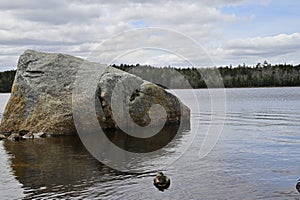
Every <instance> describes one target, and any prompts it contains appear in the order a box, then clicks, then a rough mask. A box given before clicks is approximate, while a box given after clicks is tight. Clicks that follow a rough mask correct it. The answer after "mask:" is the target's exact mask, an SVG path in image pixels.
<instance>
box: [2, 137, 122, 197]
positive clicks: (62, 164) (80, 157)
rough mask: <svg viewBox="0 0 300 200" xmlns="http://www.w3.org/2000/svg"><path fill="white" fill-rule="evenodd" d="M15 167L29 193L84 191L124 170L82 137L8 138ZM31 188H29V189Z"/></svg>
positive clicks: (7, 143) (7, 146) (8, 146)
mask: <svg viewBox="0 0 300 200" xmlns="http://www.w3.org/2000/svg"><path fill="white" fill-rule="evenodd" d="M4 146H5V148H6V150H7V151H8V153H9V154H12V155H13V156H12V158H11V162H12V169H13V171H14V174H15V176H16V178H17V180H18V181H19V182H20V183H21V184H23V187H24V188H25V193H28V196H30V195H37V194H39V193H49V192H62V193H63V192H67V191H73V192H74V193H76V192H77V191H78V192H80V191H81V190H83V189H84V188H86V187H89V186H91V185H92V184H94V182H93V181H94V179H95V178H96V179H97V181H98V182H105V181H109V180H111V179H113V178H114V176H113V175H116V174H120V172H117V171H115V170H113V169H111V168H109V167H106V166H105V165H103V164H101V163H99V162H98V161H97V160H95V159H94V158H93V157H92V156H91V155H90V154H89V153H88V152H87V151H86V149H85V147H84V146H83V145H82V143H81V141H80V140H79V138H78V137H58V138H46V139H37V140H26V141H21V142H18V143H16V142H11V141H6V142H5V143H4ZM26 190H28V192H26Z"/></svg>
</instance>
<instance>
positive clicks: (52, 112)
mask: <svg viewBox="0 0 300 200" xmlns="http://www.w3.org/2000/svg"><path fill="white" fill-rule="evenodd" d="M82 63H84V65H85V66H88V65H97V67H99V69H103V70H104V69H105V72H104V73H103V74H101V77H99V81H98V83H97V84H98V85H97V90H96V91H95V96H96V98H95V101H96V103H95V105H96V106H95V107H96V112H97V119H98V121H99V123H100V125H101V127H102V128H104V129H110V128H118V127H119V126H126V125H127V126H131V124H130V123H129V122H128V119H127V118H124V120H123V121H122V118H121V120H120V118H119V121H118V123H116V121H115V120H114V114H115V112H113V109H112V106H111V102H112V99H113V98H115V96H113V90H114V89H115V86H116V85H117V84H118V82H119V81H120V80H126V82H130V83H132V82H134V83H135V84H138V85H139V87H138V88H137V89H136V90H135V91H134V92H133V93H132V94H130V95H129V97H130V98H129V99H126V100H122V99H120V100H118V101H119V102H121V103H118V105H122V106H121V107H122V108H123V109H124V108H127V109H128V111H129V114H130V117H131V119H132V121H134V123H136V124H138V125H139V126H147V124H149V123H150V122H151V120H152V122H151V123H157V124H159V123H160V122H161V121H163V120H162V119H161V118H162V117H165V116H160V112H158V110H155V109H153V110H151V106H152V105H154V104H159V105H160V106H162V107H163V108H164V110H165V112H166V115H167V118H166V119H167V120H166V124H172V123H179V122H180V121H182V120H189V117H190V110H189V108H187V107H186V106H185V105H183V104H182V103H181V102H180V100H179V99H178V98H177V97H175V96H174V95H172V94H170V93H169V92H167V91H166V90H164V89H163V88H161V87H159V86H157V85H155V84H153V83H150V82H147V81H145V80H142V79H141V78H139V77H137V76H135V75H132V74H129V73H126V72H123V71H121V70H118V69H115V68H112V67H108V68H106V65H101V64H96V63H92V62H88V61H84V60H83V59H80V58H76V57H73V56H69V55H64V54H57V53H42V52H36V51H33V50H27V51H25V52H24V53H23V54H22V55H21V56H20V58H19V62H18V68H17V73H16V77H15V80H14V84H13V87H12V91H11V97H10V99H9V101H8V104H7V105H6V108H5V111H4V114H3V117H2V121H1V124H0V132H1V133H19V132H26V133H40V132H44V133H47V134H50V135H52V134H53V135H54V134H55V135H57V134H58V135H60V134H61V135H65V134H75V133H76V127H75V124H74V120H73V108H72V93H73V87H74V82H75V80H76V76H77V72H78V70H79V68H80V67H81V66H82ZM120 86H121V88H120ZM118 88H119V89H118V91H117V94H120V96H121V97H122V96H124V97H126V96H127V97H128V94H127V95H123V94H126V93H128V92H130V90H129V89H128V88H127V85H126V84H122V85H120V84H119V85H118ZM73 98H74V96H73ZM73 103H74V101H73ZM99 108H101V109H99ZM97 109H99V112H98V110H97ZM150 111H151V112H150ZM156 112H157V113H156ZM156 114H157V115H156ZM149 115H152V118H151V116H150V117H149ZM155 115H156V117H154V118H153V116H155ZM150 118H151V119H150ZM163 122H164V121H163Z"/></svg>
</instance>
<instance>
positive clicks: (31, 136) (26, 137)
mask: <svg viewBox="0 0 300 200" xmlns="http://www.w3.org/2000/svg"><path fill="white" fill-rule="evenodd" d="M23 138H24V139H33V138H34V135H33V134H32V133H27V134H26V135H24V136H23Z"/></svg>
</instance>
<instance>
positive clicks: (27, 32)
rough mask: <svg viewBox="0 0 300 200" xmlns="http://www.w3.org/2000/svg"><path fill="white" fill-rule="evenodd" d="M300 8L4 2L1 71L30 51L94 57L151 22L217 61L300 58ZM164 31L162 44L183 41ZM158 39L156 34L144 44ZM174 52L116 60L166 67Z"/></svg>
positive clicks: (271, 0)
mask: <svg viewBox="0 0 300 200" xmlns="http://www.w3.org/2000/svg"><path fill="white" fill-rule="evenodd" d="M162 2H163V3H162ZM299 8H300V1H296V0H285V1H282V0H256V1H254V0H253V1H249V0H202V1H196V0H195V1H189V0H187V1H175V0H169V1H158V0H148V1H142V0H125V1H117V0H111V1H99V0H75V1H71V0H70V1H67V0H47V1H40V0H27V1H21V0H20V1H7V0H0V17H1V20H0V44H1V46H0V63H1V65H0V71H3V70H8V69H14V68H16V65H17V60H18V56H19V55H20V54H21V53H22V52H23V51H24V50H26V49H34V50H38V51H46V52H62V53H66V54H71V55H74V56H79V57H83V58H87V59H89V57H90V55H91V53H92V52H93V51H94V50H95V48H96V47H97V46H98V45H99V44H101V42H103V41H106V40H111V41H113V40H112V39H110V38H111V37H113V36H115V35H117V34H122V32H124V31H129V30H132V29H137V28H147V27H160V28H162V29H168V30H172V31H176V32H179V33H180V34H182V35H184V36H186V38H192V39H193V40H194V41H195V43H197V45H199V46H201V47H202V48H203V49H204V50H205V51H206V52H207V53H208V55H209V56H210V58H211V59H212V61H213V62H214V63H215V65H217V66H220V65H222V66H225V65H230V64H232V65H237V64H242V63H246V64H249V65H254V64H256V63H258V62H263V61H264V60H267V61H268V62H270V63H285V62H286V63H292V64H299V63H300V56H299V55H300V20H299V19H300V12H299ZM160 36H161V37H162V38H160V40H161V41H164V42H165V43H170V44H174V43H178V44H180V41H177V40H176V39H174V38H172V37H166V35H160V34H157V35H156V37H157V38H159V37H160ZM134 39H135V38H134V37H129V38H128V37H127V38H126V39H124V40H122V39H121V40H120V38H119V40H117V41H115V42H111V43H110V44H114V45H111V46H110V47H109V48H108V47H107V50H108V51H107V52H106V53H107V54H109V52H111V51H114V50H115V48H118V47H119V46H123V47H124V46H126V47H128V48H127V50H128V49H130V48H131V44H132V43H133V42H134ZM157 41H159V40H153V38H152V40H150V39H149V41H147V42H148V43H147V44H148V45H149V46H151V42H156V43H157ZM183 43H184V42H183ZM194 53H195V52H194ZM103 55H104V54H103ZM176 57H177V58H178V55H177V56H174V54H172V53H170V52H168V53H166V52H164V53H163V52H161V51H160V52H159V51H155V50H153V49H152V50H151V51H146V50H137V51H134V52H132V53H128V54H126V55H125V56H123V57H122V56H121V57H120V58H119V60H118V62H131V63H141V64H154V65H161V66H163V65H167V64H171V65H172V64H176V62H175V60H176ZM99 62H102V60H100V61H99Z"/></svg>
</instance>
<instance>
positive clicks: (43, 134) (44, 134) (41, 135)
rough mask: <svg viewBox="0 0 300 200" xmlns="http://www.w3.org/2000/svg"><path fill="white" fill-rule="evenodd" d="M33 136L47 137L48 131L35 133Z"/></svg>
mask: <svg viewBox="0 0 300 200" xmlns="http://www.w3.org/2000/svg"><path fill="white" fill-rule="evenodd" d="M33 136H34V138H42V137H46V133H44V132H39V133H34V134H33Z"/></svg>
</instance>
